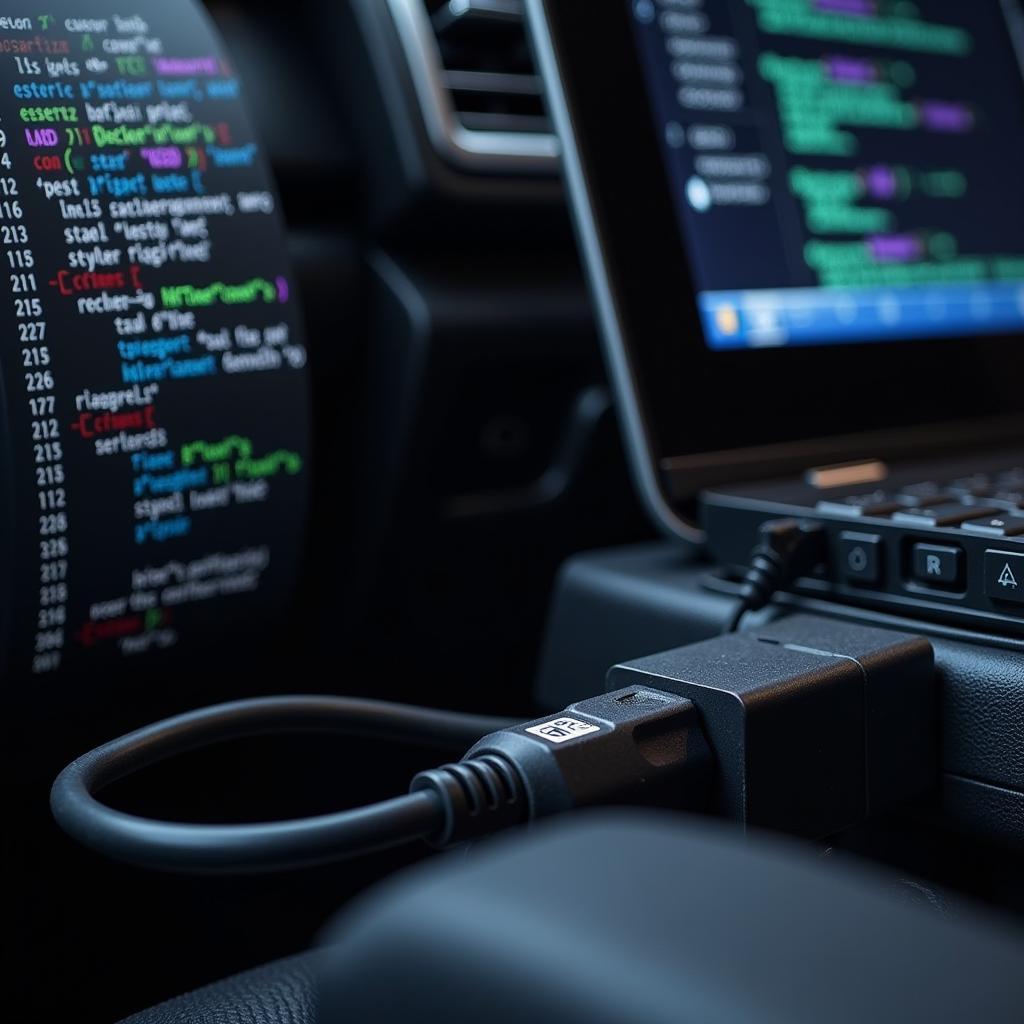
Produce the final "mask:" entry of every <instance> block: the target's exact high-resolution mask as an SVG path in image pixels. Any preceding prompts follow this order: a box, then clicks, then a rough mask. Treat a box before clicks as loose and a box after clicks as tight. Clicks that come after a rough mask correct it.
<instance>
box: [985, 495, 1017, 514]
mask: <svg viewBox="0 0 1024 1024" xmlns="http://www.w3.org/2000/svg"><path fill="white" fill-rule="evenodd" d="M984 500H985V504H986V505H988V504H991V505H994V506H995V507H996V508H1005V509H1010V510H1011V511H1012V510H1014V509H1018V508H1024V491H996V492H995V494H993V495H991V497H988V498H985V499H984Z"/></svg>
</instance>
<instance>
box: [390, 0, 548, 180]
mask: <svg viewBox="0 0 1024 1024" xmlns="http://www.w3.org/2000/svg"><path fill="white" fill-rule="evenodd" d="M389 4H390V7H391V9H392V14H393V16H394V18H395V23H396V25H397V27H398V29H399V35H400V38H401V40H402V45H403V47H404V49H405V52H406V57H407V59H408V61H409V65H410V69H411V70H412V73H413V81H414V84H415V86H416V92H417V95H418V98H419V100H420V105H421V107H422V109H423V114H424V119H425V121H426V123H427V128H428V130H429V132H430V135H431V138H432V140H433V142H434V143H435V145H436V146H437V148H438V149H439V150H440V151H441V153H442V155H444V156H445V157H446V158H448V159H449V160H451V161H453V162H454V163H456V164H459V165H460V166H462V167H463V168H464V169H470V170H480V171H492V172H493V171H500V172H504V173H516V172H525V173H537V172H548V173H553V172H554V171H555V170H556V163H557V157H558V145H557V142H556V140H555V137H554V134H553V132H552V130H551V125H550V122H549V121H548V118H547V115H546V114H545V111H544V101H543V96H542V89H541V82H540V78H539V76H538V75H537V73H536V69H535V68H534V64H533V59H532V55H531V53H530V48H529V44H528V42H527V36H526V26H525V18H524V13H523V5H522V0H389Z"/></svg>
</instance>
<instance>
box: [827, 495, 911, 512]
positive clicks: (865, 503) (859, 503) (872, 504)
mask: <svg viewBox="0 0 1024 1024" xmlns="http://www.w3.org/2000/svg"><path fill="white" fill-rule="evenodd" d="M903 507H904V506H903V505H901V504H900V503H899V502H898V501H895V500H894V499H893V498H892V497H891V496H890V495H887V494H885V493H884V492H883V491H872V492H871V493H870V494H850V495H847V496H846V497H845V498H832V499H827V500H822V501H819V502H818V506H817V508H818V511H819V512H825V513H828V514H829V515H834V516H887V515H889V514H890V513H891V512H895V511H896V510H897V509H901V508H903Z"/></svg>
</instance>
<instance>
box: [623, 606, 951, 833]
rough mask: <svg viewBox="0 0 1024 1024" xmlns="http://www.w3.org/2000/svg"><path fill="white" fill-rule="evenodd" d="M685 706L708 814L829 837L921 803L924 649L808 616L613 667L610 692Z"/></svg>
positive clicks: (934, 767) (925, 767) (932, 685)
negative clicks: (624, 690) (699, 755)
mask: <svg viewBox="0 0 1024 1024" xmlns="http://www.w3.org/2000/svg"><path fill="white" fill-rule="evenodd" d="M630 684H632V685H633V686H647V687H651V688H652V689H657V690H662V691H667V692H671V693H677V694H679V695H680V696H682V697H686V698H688V699H689V700H691V701H692V702H693V703H694V705H695V706H696V708H697V709H698V711H699V716H700V722H701V724H702V726H703V728H704V731H705V734H706V736H707V740H708V743H709V744H710V746H711V748H712V751H713V752H714V756H715V760H716V771H715V782H714V787H713V793H712V809H713V810H714V811H715V812H716V813H719V814H722V815H724V816H726V817H728V818H732V819H734V820H736V821H738V822H741V823H742V824H744V825H751V826H763V827H767V828H773V829H779V830H782V831H787V832H791V833H793V834H796V835H802V836H809V837H816V838H817V837H823V836H827V835H832V834H835V833H837V832H840V831H842V830H843V829H845V828H849V827H851V826H854V825H857V824H859V823H861V822H863V821H865V820H866V819H867V818H868V817H869V816H871V815H875V814H877V813H879V812H880V811H883V810H885V809H886V808H888V807H891V806H893V805H895V804H898V803H901V802H904V801H907V800H910V799H913V798H915V797H918V796H921V795H922V794H924V793H926V792H928V791H929V790H930V789H931V788H932V787H933V786H934V785H935V782H936V779H937V772H938V751H937V720H936V681H935V669H934V659H933V652H932V647H931V644H930V643H928V641H927V640H925V639H924V638H923V637H919V636H913V635H909V634H903V633H894V632H890V631H888V630H878V629H872V628H869V627H864V626H859V625H854V624H851V623H846V622H841V621H831V620H825V619H818V618H814V617H811V616H802V615H797V616H792V617H790V618H787V619H785V620H783V621H782V622H779V623H776V624H773V625H771V626H767V627H765V628H763V629H759V630H755V631H750V632H745V633H738V634H731V635H728V636H723V637H719V638H715V639H713V640H707V641H704V642H702V643H697V644H692V645H690V646H687V647H680V648H677V649H676V650H671V651H666V652H664V653H661V654H655V655H652V656H651V657H647V658H641V659H639V660H637V661H632V662H629V663H627V664H623V665H617V666H615V667H614V668H613V669H612V670H611V671H610V672H609V674H608V680H607V685H608V687H609V689H614V690H618V689H619V688H621V687H623V686H627V685H630Z"/></svg>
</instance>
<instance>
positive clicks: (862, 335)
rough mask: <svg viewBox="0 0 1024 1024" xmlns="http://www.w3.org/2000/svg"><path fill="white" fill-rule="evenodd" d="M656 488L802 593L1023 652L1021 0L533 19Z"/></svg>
mask: <svg viewBox="0 0 1024 1024" xmlns="http://www.w3.org/2000/svg"><path fill="white" fill-rule="evenodd" d="M527 6H528V9H529V13H530V19H531V27H532V32H533V37H534V44H535V48H536V51H537V57H538V62H539V64H540V66H541V69H542V71H543V74H544V78H545V82H546V87H547V90H548V99H549V103H550V106H551V113H552V116H553V117H554V119H555V122H556V125H557V127H558V130H559V135H560V137H561V140H562V143H563V150H564V164H565V175H566V180H567V184H568V189H569V193H570V199H571V204H572V207H573V213H574V218H575V222H576V226H577V231H578V236H579V239H580V243H581V250H582V252H583V256H584V262H585V264H586V269H587V272H588V274H589V277H590V282H591V286H592V292H593V295H594V297H595V304H596V308H597V312H598V316H599V319H600V324H601V329H602V336H603V343H604V347H605V353H606V357H607V363H608V367H609V371H610V376H611V379H612V382H613V385H614V388H615V391H616V395H617V403H618V408H619V412H620V417H621V421H622V425H623V428H624V430H623V432H624V435H625V438H626V441H627V447H628V451H629V456H630V461H631V465H632V467H633V472H634V475H635V477H636V480H637V483H638V486H639V490H640V492H641V494H642V495H643V497H644V500H645V501H646V503H647V506H648V508H649V510H650V512H651V514H652V516H653V518H654V519H655V520H656V521H657V522H658V523H659V524H660V525H661V526H662V527H663V528H664V529H665V530H666V531H667V532H669V533H670V534H672V535H673V536H676V537H679V538H681V539H682V540H684V541H686V542H688V543H692V544H703V545H706V548H707V550H708V551H709V552H710V554H711V555H712V556H713V557H714V558H715V559H716V560H717V561H718V562H719V563H720V564H721V565H722V566H724V567H727V568H736V569H738V568H739V567H742V566H744V565H745V564H746V563H747V561H748V560H749V557H750V552H751V549H752V548H753V547H754V545H755V544H756V542H757V537H758V533H759V530H760V528H761V526H762V524H763V523H765V522H766V521H768V520H773V519H779V518H784V517H794V518H797V519H798V520H799V521H801V522H810V523H814V524H818V525H819V526H820V527H821V528H822V529H823V531H824V533H825V537H826V544H825V551H826V554H825V556H824V557H823V558H822V560H821V562H820V564H818V565H817V566H816V567H815V568H814V569H813V570H811V571H809V572H808V574H807V575H806V576H803V577H801V578H800V579H798V580H796V581H795V583H794V584H793V586H792V589H793V590H795V591H797V592H799V593H804V594H810V595H814V596H817V597H819V598H820V597H824V598H828V599H830V600H836V601H843V602H847V603H850V604H855V605H860V606H864V607H868V608H874V609H881V610H885V611H887V612H891V613H896V614H899V615H902V616H911V617H917V618H925V619H931V620H934V621H936V622H942V623H947V624H952V625H954V626H957V627H960V628H964V629H968V630H972V631H977V632H980V633H985V634H992V633H998V634H1006V635H1011V636H1016V635H1020V634H1024V73H1022V70H1024V14H1022V9H1021V4H1020V2H1019V0H976V2H973V3H969V4H968V3H963V2H962V0H917V2H916V3H903V2H896V0H602V2H600V3H595V2H593V0H528V4H527Z"/></svg>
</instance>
